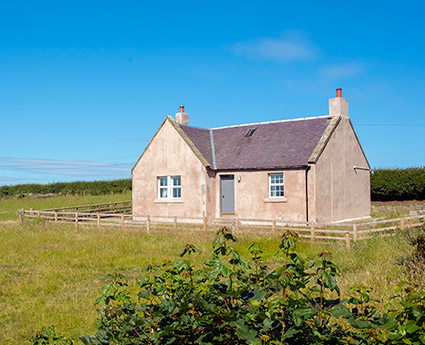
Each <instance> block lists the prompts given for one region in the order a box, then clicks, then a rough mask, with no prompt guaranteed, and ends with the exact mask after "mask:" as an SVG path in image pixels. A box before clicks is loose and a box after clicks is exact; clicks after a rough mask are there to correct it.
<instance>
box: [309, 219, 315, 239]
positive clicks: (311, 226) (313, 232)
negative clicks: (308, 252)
mask: <svg viewBox="0 0 425 345" xmlns="http://www.w3.org/2000/svg"><path fill="white" fill-rule="evenodd" d="M315 232H316V229H315V227H314V223H313V222H311V225H310V241H311V242H314V239H315V235H316V234H315Z"/></svg>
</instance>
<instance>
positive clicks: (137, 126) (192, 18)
mask: <svg viewBox="0 0 425 345" xmlns="http://www.w3.org/2000/svg"><path fill="white" fill-rule="evenodd" d="M424 12H425V4H424V2H422V1H403V2H400V1H283V0H280V1H214V2H203V1H178V2H177V1H149V2H148V1H124V0H123V1H70V2H63V1H1V0H0V116H1V124H2V125H1V134H0V185H4V184H17V183H28V182H34V183H48V182H56V181H73V180H101V179H114V178H127V177H131V172H130V169H131V167H132V166H133V164H134V163H135V161H136V160H137V158H138V157H139V155H140V154H141V153H142V151H143V149H144V147H145V146H146V145H147V143H148V142H149V140H150V138H151V137H152V135H153V134H154V133H155V131H156V129H157V128H158V126H159V125H160V123H161V121H162V120H163V119H164V117H165V116H166V115H168V114H172V115H174V113H176V112H177V111H178V106H179V105H180V104H184V105H185V110H186V111H187V112H188V113H189V121H190V124H191V125H194V126H198V127H206V128H210V127H219V126H225V125H232V124H240V123H250V122H259V121H269V120H281V119H288V118H296V117H305V116H313V115H324V114H327V113H328V99H329V98H330V97H334V96H335V89H336V88H338V87H341V88H342V89H343V97H345V98H347V99H348V100H349V102H350V103H349V105H350V117H351V120H352V122H353V125H354V128H355V129H356V131H357V134H358V137H359V139H360V142H361V144H362V145H363V149H364V151H365V153H366V155H367V157H368V159H369V162H370V164H371V166H372V167H373V168H395V167H402V168H403V167H412V166H424V164H425V163H424V162H425V160H424V154H425V144H424V139H423V136H424V135H423V133H424V130H425V97H424V95H425V45H424V37H425V25H424V23H423V13H424Z"/></svg>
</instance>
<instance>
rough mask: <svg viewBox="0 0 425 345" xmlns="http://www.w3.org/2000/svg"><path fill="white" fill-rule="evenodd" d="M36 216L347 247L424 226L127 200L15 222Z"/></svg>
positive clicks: (411, 220) (422, 219) (413, 220)
mask: <svg viewBox="0 0 425 345" xmlns="http://www.w3.org/2000/svg"><path fill="white" fill-rule="evenodd" d="M31 219H32V220H34V219H40V220H43V221H51V222H54V223H73V224H75V229H76V230H78V228H79V226H81V225H93V226H97V227H98V228H101V227H106V226H115V227H120V228H122V229H124V228H127V229H132V228H133V229H137V228H141V229H143V230H145V231H146V232H147V233H148V234H149V233H151V232H152V231H153V230H161V229H169V230H195V231H204V232H209V231H217V230H218V229H219V228H220V227H221V226H227V227H229V228H231V229H232V231H233V232H234V233H235V234H244V233H255V234H259V235H261V234H273V235H278V234H279V233H282V232H283V231H284V230H291V231H294V232H296V233H297V234H298V235H299V237H300V238H302V239H306V240H310V241H311V242H315V241H318V240H330V241H344V242H345V245H346V247H347V249H350V247H351V242H352V241H354V242H356V241H359V240H363V239H367V238H371V237H373V236H391V235H394V234H395V232H396V231H398V230H405V229H408V228H412V227H417V226H421V225H425V215H418V216H411V217H403V218H394V219H383V220H374V221H370V222H363V223H320V222H307V223H306V222H288V221H284V220H279V219H246V218H225V217H222V218H210V217H177V216H154V215H137V214H132V205H131V201H123V202H116V203H104V204H95V205H83V206H69V207H61V208H52V209H44V210H33V209H30V210H20V211H19V221H20V223H21V224H23V223H24V221H25V220H31Z"/></svg>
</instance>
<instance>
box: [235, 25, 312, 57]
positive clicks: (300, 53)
mask: <svg viewBox="0 0 425 345" xmlns="http://www.w3.org/2000/svg"><path fill="white" fill-rule="evenodd" d="M232 51H233V52H234V53H235V54H236V55H239V56H243V57H247V58H250V59H268V60H278V61H280V62H291V61H308V60H312V59H314V58H315V57H316V56H317V53H318V48H317V47H316V46H315V45H314V44H313V42H311V41H310V40H309V39H307V38H306V36H305V34H303V33H302V32H301V31H295V30H292V31H286V32H285V33H284V34H283V35H282V36H281V37H280V38H269V37H263V38H258V39H253V40H248V41H244V42H238V43H235V44H234V45H233V46H232Z"/></svg>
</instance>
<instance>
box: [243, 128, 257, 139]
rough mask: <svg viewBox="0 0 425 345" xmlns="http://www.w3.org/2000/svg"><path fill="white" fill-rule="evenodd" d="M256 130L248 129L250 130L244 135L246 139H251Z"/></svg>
mask: <svg viewBox="0 0 425 345" xmlns="http://www.w3.org/2000/svg"><path fill="white" fill-rule="evenodd" d="M256 129H257V127H256V128H250V129H248V130H247V131H246V133H245V136H246V137H252V135H253V134H254V132H255V130H256Z"/></svg>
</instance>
